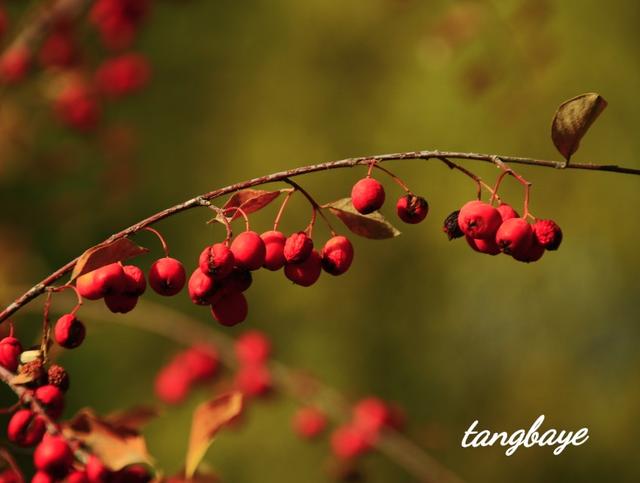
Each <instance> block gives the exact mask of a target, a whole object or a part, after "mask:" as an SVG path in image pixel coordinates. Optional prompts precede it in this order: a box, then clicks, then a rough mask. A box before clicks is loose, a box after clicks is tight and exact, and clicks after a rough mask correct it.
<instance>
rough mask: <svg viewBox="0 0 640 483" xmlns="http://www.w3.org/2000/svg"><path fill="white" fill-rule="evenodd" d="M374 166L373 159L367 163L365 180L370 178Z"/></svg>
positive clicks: (374, 161)
mask: <svg viewBox="0 0 640 483" xmlns="http://www.w3.org/2000/svg"><path fill="white" fill-rule="evenodd" d="M375 165H376V160H375V159H371V161H369V169H368V170H367V178H371V173H372V171H373V167H374V166H375Z"/></svg>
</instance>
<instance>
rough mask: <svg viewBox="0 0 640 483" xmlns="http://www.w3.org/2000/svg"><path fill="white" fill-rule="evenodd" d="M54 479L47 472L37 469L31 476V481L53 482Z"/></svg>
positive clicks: (38, 482)
mask: <svg viewBox="0 0 640 483" xmlns="http://www.w3.org/2000/svg"><path fill="white" fill-rule="evenodd" d="M55 481H56V480H55V479H54V478H53V477H52V476H51V475H50V474H49V473H45V472H44V471H37V472H36V474H35V475H33V478H31V483H54V482H55Z"/></svg>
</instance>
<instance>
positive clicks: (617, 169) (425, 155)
mask: <svg viewBox="0 0 640 483" xmlns="http://www.w3.org/2000/svg"><path fill="white" fill-rule="evenodd" d="M434 158H436V159H442V158H453V159H463V160H474V161H482V162H486V163H492V164H495V160H496V158H499V159H501V160H502V161H503V162H505V163H513V164H524V165H529V166H540V167H545V168H557V169H565V168H566V169H581V170H591V171H608V172H613V173H622V174H631V175H640V169H635V168H625V167H622V166H617V165H613V164H606V165H602V164H590V163H572V164H569V165H568V166H565V164H564V163H562V162H560V161H549V160H543V159H533V158H523V157H518V156H496V155H494V154H480V153H463V152H457V151H408V152H404V153H392V154H380V155H376V156H362V157H357V158H347V159H341V160H338V161H329V162H326V163H320V164H312V165H309V166H303V167H300V168H294V169H290V170H286V171H280V172H277V173H272V174H269V175H266V176H261V177H259V178H253V179H250V180H247V181H243V182H240V183H236V184H233V185H229V186H226V187H224V188H220V189H217V190H214V191H210V192H208V193H204V194H202V195H200V196H196V197H195V198H191V199H190V200H187V201H184V202H182V203H180V204H177V205H174V206H172V207H170V208H167V209H165V210H162V211H160V212H158V213H156V214H154V215H151V216H150V217H148V218H145V219H144V220H141V221H139V222H138V223H136V224H134V225H131V226H130V227H129V228H125V229H124V230H122V231H119V232H118V233H115V234H113V235H111V236H110V237H109V238H108V239H107V240H105V241H104V243H108V242H112V241H114V240H117V239H120V238H124V237H127V236H129V235H132V234H134V233H136V232H138V231H140V230H142V229H143V228H145V227H147V226H150V225H153V224H154V223H157V222H158V221H160V220H164V219H165V218H169V217H171V216H173V215H176V214H178V213H181V212H183V211H186V210H189V209H191V208H195V207H197V206H208V205H209V201H211V200H213V199H216V198H219V197H221V196H224V195H227V194H230V193H233V192H235V191H239V190H242V189H246V188H251V187H254V186H259V185H263V184H267V183H273V182H276V181H284V180H286V179H287V178H293V177H296V176H301V175H304V174H309V173H315V172H318V171H326V170H330V169H339V168H351V167H354V166H358V165H368V164H370V163H371V162H372V161H375V162H378V163H382V162H387V161H397V160H409V159H422V160H429V159H434ZM77 260H78V259H77V258H76V259H74V260H72V261H70V262H69V263H67V264H66V265H64V266H62V267H61V268H59V269H58V270H56V271H55V272H53V273H52V274H51V275H49V276H47V277H46V278H45V279H44V280H42V281H41V282H40V283H38V284H36V285H34V286H33V287H31V288H30V289H29V290H28V291H26V292H25V293H24V294H22V295H21V296H20V297H18V298H17V299H16V300H15V301H14V302H13V303H11V304H10V305H8V306H7V307H6V308H5V309H4V310H3V311H2V312H1V313H0V323H1V322H3V321H4V320H6V319H7V318H8V317H10V316H11V315H12V314H14V313H15V312H16V311H18V310H19V309H20V307H22V306H24V305H25V304H27V303H29V302H30V301H31V300H33V299H34V298H36V297H38V296H39V295H41V294H42V293H43V292H44V291H45V290H46V288H47V287H48V286H50V285H52V284H53V283H55V282H56V281H57V280H59V279H60V278H62V277H63V276H64V275H65V274H67V273H69V272H71V270H73V267H74V266H75V264H76V261H77Z"/></svg>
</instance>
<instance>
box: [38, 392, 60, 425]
mask: <svg viewBox="0 0 640 483" xmlns="http://www.w3.org/2000/svg"><path fill="white" fill-rule="evenodd" d="M34 396H35V398H36V399H37V400H38V402H39V403H40V404H41V405H42V407H43V408H44V409H45V411H46V412H47V414H48V415H49V416H50V417H51V418H52V419H58V418H59V417H60V416H61V415H62V411H63V410H64V394H63V393H62V390H61V389H60V388H59V387H56V386H54V385H52V384H47V385H45V386H40V387H39V388H38V389H36V391H35V393H34Z"/></svg>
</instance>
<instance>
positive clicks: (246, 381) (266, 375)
mask: <svg viewBox="0 0 640 483" xmlns="http://www.w3.org/2000/svg"><path fill="white" fill-rule="evenodd" d="M234 349H235V354H236V359H237V361H238V369H237V371H236V374H235V378H234V387H235V388H236V389H237V390H239V391H240V392H242V393H243V394H244V395H245V396H247V397H250V398H255V397H259V396H265V395H267V394H269V393H270V391H271V389H272V388H273V384H272V380H271V372H270V371H269V366H268V365H267V363H268V361H269V356H270V355H271V342H270V341H269V339H268V338H267V337H266V336H265V335H264V334H263V333H262V332H259V331H257V330H251V331H247V332H245V333H243V334H242V335H240V336H239V337H238V338H237V339H236V341H235V344H234Z"/></svg>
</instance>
